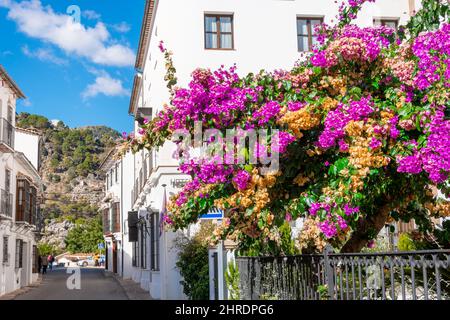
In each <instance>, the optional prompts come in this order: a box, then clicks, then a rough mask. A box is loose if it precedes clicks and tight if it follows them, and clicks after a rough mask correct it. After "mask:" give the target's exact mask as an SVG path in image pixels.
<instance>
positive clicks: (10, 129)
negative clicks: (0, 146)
mask: <svg viewBox="0 0 450 320" xmlns="http://www.w3.org/2000/svg"><path fill="white" fill-rule="evenodd" d="M0 143H4V144H6V145H7V146H9V147H10V148H11V149H14V126H13V125H12V124H11V123H10V122H9V121H8V120H6V119H1V121H0Z"/></svg>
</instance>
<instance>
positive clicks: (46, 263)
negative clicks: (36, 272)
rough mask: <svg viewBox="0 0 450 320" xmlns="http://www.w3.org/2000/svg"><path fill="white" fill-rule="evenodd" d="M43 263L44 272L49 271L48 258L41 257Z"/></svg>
mask: <svg viewBox="0 0 450 320" xmlns="http://www.w3.org/2000/svg"><path fill="white" fill-rule="evenodd" d="M41 264H42V274H46V273H47V267H48V258H47V257H44V256H42V257H41Z"/></svg>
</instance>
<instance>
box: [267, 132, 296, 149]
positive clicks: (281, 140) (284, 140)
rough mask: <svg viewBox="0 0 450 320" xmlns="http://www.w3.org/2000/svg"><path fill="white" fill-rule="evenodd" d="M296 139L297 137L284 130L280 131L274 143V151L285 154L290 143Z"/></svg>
mask: <svg viewBox="0 0 450 320" xmlns="http://www.w3.org/2000/svg"><path fill="white" fill-rule="evenodd" d="M294 141H295V137H294V136H293V135H292V134H290V133H288V132H284V131H279V132H278V141H277V142H276V143H273V144H272V151H273V152H278V153H279V154H283V153H285V152H286V150H287V147H288V145H290V144H291V143H292V142H294Z"/></svg>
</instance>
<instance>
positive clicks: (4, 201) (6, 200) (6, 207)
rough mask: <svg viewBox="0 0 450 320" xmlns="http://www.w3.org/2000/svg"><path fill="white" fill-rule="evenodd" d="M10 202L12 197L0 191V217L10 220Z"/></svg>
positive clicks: (11, 207)
mask: <svg viewBox="0 0 450 320" xmlns="http://www.w3.org/2000/svg"><path fill="white" fill-rule="evenodd" d="M12 200H13V195H12V194H11V193H8V192H6V191H5V190H3V189H0V215H1V216H3V217H6V218H9V219H11V218H12V211H13V210H12V209H13V206H12Z"/></svg>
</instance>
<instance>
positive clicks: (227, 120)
mask: <svg viewBox="0 0 450 320" xmlns="http://www.w3.org/2000/svg"><path fill="white" fill-rule="evenodd" d="M239 81H240V79H239V76H238V74H237V73H236V67H231V68H230V69H228V70H227V69H225V68H224V67H221V68H220V69H219V70H217V71H215V72H211V71H209V70H203V69H200V70H196V71H195V72H194V73H193V74H192V81H191V82H190V83H189V88H187V89H185V88H183V89H178V90H176V92H175V96H174V98H173V100H172V105H173V107H172V108H166V109H164V110H163V111H162V112H161V113H160V114H158V118H160V120H159V122H158V123H157V126H156V128H157V129H161V128H164V127H169V129H170V130H176V129H183V128H186V127H188V126H187V123H188V122H189V121H202V122H203V125H204V127H206V128H211V127H217V126H219V125H220V126H232V125H233V124H235V121H236V119H237V118H238V116H237V114H238V113H240V112H244V111H245V110H246V108H247V103H248V102H256V100H257V96H258V92H257V90H256V89H252V88H240V87H238V86H237V84H238V83H239Z"/></svg>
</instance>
